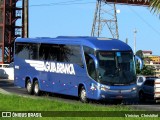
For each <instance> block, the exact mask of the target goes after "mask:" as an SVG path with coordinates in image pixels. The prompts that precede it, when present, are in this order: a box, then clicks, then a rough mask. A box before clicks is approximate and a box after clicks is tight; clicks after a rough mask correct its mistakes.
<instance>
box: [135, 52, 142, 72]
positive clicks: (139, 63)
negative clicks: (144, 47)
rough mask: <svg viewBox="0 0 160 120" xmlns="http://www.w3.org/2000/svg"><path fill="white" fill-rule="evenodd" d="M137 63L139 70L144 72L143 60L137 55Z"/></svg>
mask: <svg viewBox="0 0 160 120" xmlns="http://www.w3.org/2000/svg"><path fill="white" fill-rule="evenodd" d="M135 61H136V65H137V64H138V66H139V69H140V70H142V68H143V60H142V59H141V58H140V57H139V56H136V55H135Z"/></svg>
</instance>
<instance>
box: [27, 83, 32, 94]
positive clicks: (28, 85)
mask: <svg viewBox="0 0 160 120" xmlns="http://www.w3.org/2000/svg"><path fill="white" fill-rule="evenodd" d="M31 86H32V85H31V82H28V83H27V91H28V92H30V91H31Z"/></svg>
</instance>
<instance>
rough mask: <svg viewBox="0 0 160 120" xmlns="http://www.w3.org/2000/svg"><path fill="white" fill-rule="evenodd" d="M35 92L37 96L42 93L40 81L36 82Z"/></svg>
mask: <svg viewBox="0 0 160 120" xmlns="http://www.w3.org/2000/svg"><path fill="white" fill-rule="evenodd" d="M33 92H34V95H36V96H39V95H40V93H41V91H40V89H39V83H38V81H35V82H34V87H33Z"/></svg>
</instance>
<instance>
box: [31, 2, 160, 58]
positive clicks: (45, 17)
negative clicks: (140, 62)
mask: <svg viewBox="0 0 160 120" xmlns="http://www.w3.org/2000/svg"><path fill="white" fill-rule="evenodd" d="M95 8H96V0H87V1H86V0H29V37H57V36H90V35H91V28H92V24H93V18H94V12H95ZM116 8H117V10H120V13H118V14H117V20H118V28H119V29H118V30H119V39H120V40H122V41H124V42H125V40H126V38H127V39H128V44H129V45H130V46H131V47H132V48H133V46H134V29H136V30H137V33H136V50H151V51H152V52H153V55H159V56H160V29H159V28H160V18H159V16H158V15H156V14H153V13H152V12H150V10H149V8H148V7H144V6H131V5H116ZM107 29H108V28H107V27H105V29H103V31H105V30H107ZM102 36H103V37H107V38H111V37H112V36H111V34H110V32H108V31H106V32H103V35H102Z"/></svg>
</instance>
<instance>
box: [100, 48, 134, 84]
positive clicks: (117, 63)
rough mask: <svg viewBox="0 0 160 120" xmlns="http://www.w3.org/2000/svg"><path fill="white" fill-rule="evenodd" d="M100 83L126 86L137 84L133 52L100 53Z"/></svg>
mask: <svg viewBox="0 0 160 120" xmlns="http://www.w3.org/2000/svg"><path fill="white" fill-rule="evenodd" d="M97 55H98V61H99V68H98V73H99V78H100V80H99V81H100V83H102V84H105V85H126V84H131V83H135V82H136V73H135V62H134V56H133V53H132V52H131V51H129V52H115V51H114V52H113V51H112V52H110V51H98V52H97Z"/></svg>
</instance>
